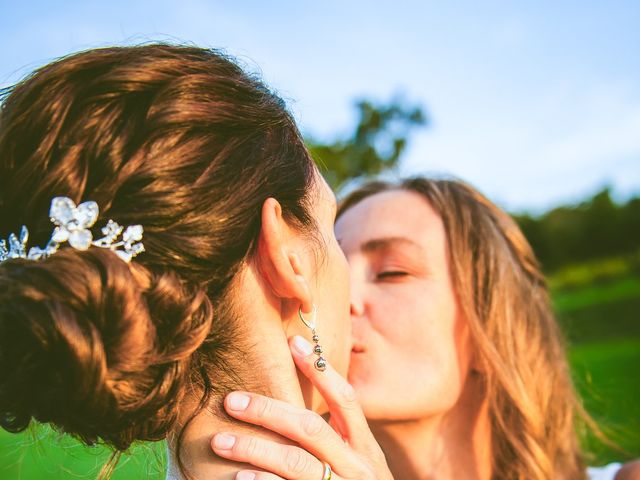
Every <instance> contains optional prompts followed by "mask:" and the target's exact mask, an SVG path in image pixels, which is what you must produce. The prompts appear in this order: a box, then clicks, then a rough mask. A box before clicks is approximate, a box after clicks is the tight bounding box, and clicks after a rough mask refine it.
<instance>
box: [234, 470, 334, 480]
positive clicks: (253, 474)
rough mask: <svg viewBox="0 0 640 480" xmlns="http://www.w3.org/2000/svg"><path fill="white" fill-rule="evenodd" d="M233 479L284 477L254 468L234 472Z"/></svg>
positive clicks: (265, 479) (266, 479) (277, 478)
mask: <svg viewBox="0 0 640 480" xmlns="http://www.w3.org/2000/svg"><path fill="white" fill-rule="evenodd" d="M235 480H285V479H284V478H282V477H279V476H278V475H274V474H273V473H269V472H258V471H255V470H241V471H239V472H238V473H237V474H236V478H235ZM332 480H333V479H332Z"/></svg>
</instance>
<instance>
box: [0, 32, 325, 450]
mask: <svg viewBox="0 0 640 480" xmlns="http://www.w3.org/2000/svg"><path fill="white" fill-rule="evenodd" d="M2 100H3V101H2V104H1V107H0V108H1V109H0V238H7V236H8V235H9V234H10V233H11V232H18V231H19V229H20V227H21V226H22V225H23V224H24V225H27V226H28V228H29V230H30V233H31V239H30V245H39V246H43V245H44V244H45V243H46V242H47V240H48V239H49V237H50V235H51V232H52V224H51V223H50V221H49V218H48V215H47V212H48V209H49V204H50V202H51V199H52V198H53V197H55V196H67V197H70V198H71V199H73V200H74V201H75V202H76V203H79V202H81V201H86V200H93V201H95V202H97V203H98V205H99V207H100V210H101V211H100V220H99V222H98V224H97V227H100V226H102V225H103V224H101V223H100V222H101V221H102V220H104V222H106V220H107V219H113V220H115V221H116V222H118V223H120V224H121V225H134V224H141V225H143V226H144V238H143V241H144V244H145V247H146V252H145V253H143V254H141V255H140V256H138V257H137V258H135V260H134V261H133V262H132V263H131V264H130V265H127V264H126V263H124V262H123V261H122V260H120V259H119V258H118V257H117V256H116V255H115V254H113V253H112V252H109V251H103V250H100V249H98V248H91V249H89V250H87V251H84V252H81V251H77V250H73V249H71V248H62V249H61V250H60V251H59V252H58V253H56V254H55V255H53V256H51V257H49V258H48V259H46V260H43V261H27V260H22V259H13V260H8V261H6V262H4V263H2V264H0V423H1V425H2V426H3V427H4V428H6V429H8V430H10V431H14V432H17V431H20V430H23V429H24V428H26V427H27V425H28V424H29V423H30V421H31V419H32V418H35V419H36V420H38V421H41V422H49V423H51V424H53V425H54V426H56V427H58V428H60V429H62V430H63V431H64V432H68V433H71V434H74V435H76V436H78V437H80V438H81V439H82V440H84V441H85V442H87V443H94V442H97V441H104V442H106V443H107V444H109V445H111V446H113V447H115V448H116V449H117V450H124V449H126V448H128V447H129V445H130V444H131V443H132V442H133V441H135V440H158V439H162V438H164V437H165V436H166V434H167V432H168V431H169V430H170V429H171V428H172V427H173V426H174V424H175V422H176V418H177V415H178V409H177V408H176V406H177V405H178V404H179V403H180V401H181V399H182V398H184V395H185V394H186V392H187V389H188V388H193V391H194V392H196V393H197V394H198V395H200V396H201V407H202V406H204V405H206V404H207V402H208V401H209V399H210V397H211V395H213V394H215V393H216V392H218V393H219V392H224V391H226V390H230V389H232V388H238V387H239V386H240V385H239V383H241V378H242V375H241V373H242V372H241V367H240V365H241V359H239V358H237V357H239V356H241V354H240V353H239V352H242V356H244V355H246V352H247V351H250V348H249V347H248V346H245V345H242V339H241V335H239V334H238V328H239V327H238V325H237V324H238V322H235V321H234V319H235V315H234V311H233V308H232V303H233V302H232V295H230V290H231V289H230V284H231V282H232V279H233V278H234V275H235V274H236V273H237V272H238V270H239V268H240V266H241V264H242V263H243V261H245V260H246V259H247V258H248V256H250V255H251V253H252V252H253V249H254V247H255V244H256V238H257V236H258V234H259V231H260V218H261V216H260V212H261V206H262V203H263V202H264V200H265V199H266V198H268V197H274V198H276V199H277V200H278V201H279V202H280V204H281V205H282V208H283V214H284V216H285V218H286V219H287V220H288V221H290V222H291V223H292V224H294V225H295V226H297V227H298V228H300V229H301V231H307V232H311V233H312V232H313V231H314V228H315V225H314V222H313V219H312V218H311V216H310V213H309V205H310V203H309V202H310V191H311V190H312V188H311V186H312V185H313V183H314V181H315V168H314V166H313V162H312V161H311V159H310V156H309V154H308V152H307V150H306V148H305V146H304V143H303V141H302V139H301V137H300V134H299V132H298V129H297V127H296V125H295V123H294V121H293V119H292V117H291V116H290V114H289V113H288V112H287V110H286V108H285V106H284V104H283V102H282V100H281V99H280V98H279V97H278V96H276V95H275V94H274V93H272V92H271V91H270V90H269V89H268V88H267V87H266V86H265V85H264V84H263V83H261V81H260V80H258V79H257V78H254V77H253V76H251V75H249V74H247V73H245V72H244V71H243V70H242V69H241V68H240V67H239V66H238V65H237V64H236V63H235V62H234V61H233V60H232V59H230V58H229V57H227V56H225V55H224V54H222V53H220V52H217V51H213V50H206V49H201V48H195V47H184V46H172V45H163V44H153V45H145V46H139V47H116V48H105V49H97V50H91V51H87V52H82V53H78V54H74V55H72V56H69V57H66V58H62V59H60V60H58V61H56V62H53V63H51V64H49V65H46V66H44V67H42V68H40V69H39V70H37V71H35V72H34V73H33V74H32V75H30V76H29V77H28V78H26V79H25V80H23V81H22V82H20V83H19V84H17V85H15V86H14V87H12V88H10V89H7V90H5V91H4V92H3V97H2Z"/></svg>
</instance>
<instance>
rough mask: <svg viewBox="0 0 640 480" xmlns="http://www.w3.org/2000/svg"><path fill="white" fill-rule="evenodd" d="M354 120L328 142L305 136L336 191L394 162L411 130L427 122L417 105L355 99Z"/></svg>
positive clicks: (405, 143) (396, 101)
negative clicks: (347, 132)
mask: <svg viewBox="0 0 640 480" xmlns="http://www.w3.org/2000/svg"><path fill="white" fill-rule="evenodd" d="M355 107H356V108H357V110H358V123H357V125H356V127H355V130H354V131H353V133H352V134H350V135H349V136H348V137H346V138H339V139H337V140H335V141H333V142H330V143H322V142H318V141H315V140H314V139H312V138H310V139H307V145H308V146H309V150H310V151H311V154H312V155H313V158H314V159H315V160H316V162H317V163H318V165H319V166H320V168H321V169H322V171H323V174H324V175H325V178H326V179H327V182H328V183H329V184H330V185H331V187H332V188H333V189H334V190H335V191H338V190H340V188H341V187H343V186H344V185H345V184H346V183H347V182H349V181H352V180H359V179H363V178H367V177H372V176H374V175H377V174H379V173H381V172H383V171H385V170H388V169H391V168H394V167H396V166H397V165H398V162H399V160H400V157H401V155H402V153H403V151H404V149H405V147H406V145H407V141H408V135H409V132H410V130H411V129H413V128H415V127H418V126H423V125H425V124H426V123H427V120H426V117H425V114H424V112H423V110H422V108H421V107H420V106H417V105H407V104H405V103H403V102H401V101H399V100H394V101H391V102H389V103H387V104H380V103H374V102H372V101H369V100H360V101H358V102H356V104H355Z"/></svg>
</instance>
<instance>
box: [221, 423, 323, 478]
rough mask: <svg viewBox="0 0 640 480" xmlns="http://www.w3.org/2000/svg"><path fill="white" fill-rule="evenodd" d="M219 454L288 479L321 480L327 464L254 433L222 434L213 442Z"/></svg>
mask: <svg viewBox="0 0 640 480" xmlns="http://www.w3.org/2000/svg"><path fill="white" fill-rule="evenodd" d="M211 446H212V448H213V451H214V452H216V453H217V454H218V455H219V456H221V457H223V458H227V459H229V460H233V461H236V462H242V463H249V464H251V465H253V466H254V467H258V468H261V469H263V470H267V471H268V472H271V473H273V474H275V475H279V476H281V477H283V478H286V479H289V480H318V479H319V478H322V475H323V474H324V465H323V464H322V462H320V460H318V459H317V458H316V457H314V456H313V455H311V454H310V453H309V452H307V451H306V450H303V449H302V448H299V447H294V446H292V445H282V444H281V443H276V442H274V441H271V440H265V439H262V438H259V437H256V436H254V435H242V434H230V433H219V434H216V435H215V436H214V437H213V440H212V442H211Z"/></svg>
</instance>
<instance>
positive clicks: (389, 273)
mask: <svg viewBox="0 0 640 480" xmlns="http://www.w3.org/2000/svg"><path fill="white" fill-rule="evenodd" d="M407 275H409V274H408V273H407V272H403V271H401V270H389V271H387V272H380V273H378V274H377V275H376V278H377V279H378V280H385V279H387V278H398V277H404V276H407Z"/></svg>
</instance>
